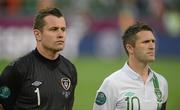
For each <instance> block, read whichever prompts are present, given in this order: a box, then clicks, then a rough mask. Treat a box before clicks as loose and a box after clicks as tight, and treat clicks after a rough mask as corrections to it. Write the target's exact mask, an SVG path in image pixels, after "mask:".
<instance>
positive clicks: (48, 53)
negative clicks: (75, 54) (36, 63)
mask: <svg viewBox="0 0 180 110" xmlns="http://www.w3.org/2000/svg"><path fill="white" fill-rule="evenodd" d="M37 50H38V52H39V53H40V54H41V55H42V56H43V57H45V58H47V59H49V60H55V59H56V58H57V57H58V56H59V52H57V51H51V50H48V49H44V48H40V47H38V46H37Z"/></svg>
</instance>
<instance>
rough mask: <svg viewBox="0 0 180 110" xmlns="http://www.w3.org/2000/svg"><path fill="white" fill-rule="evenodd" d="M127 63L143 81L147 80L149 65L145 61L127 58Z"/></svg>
mask: <svg viewBox="0 0 180 110" xmlns="http://www.w3.org/2000/svg"><path fill="white" fill-rule="evenodd" d="M128 65H129V67H130V68H131V69H132V70H133V71H135V72H136V73H138V74H139V75H140V76H141V77H142V79H143V80H144V81H146V80H147V78H148V69H149V66H148V64H147V63H143V62H140V61H137V60H134V59H133V60H132V59H129V60H128Z"/></svg>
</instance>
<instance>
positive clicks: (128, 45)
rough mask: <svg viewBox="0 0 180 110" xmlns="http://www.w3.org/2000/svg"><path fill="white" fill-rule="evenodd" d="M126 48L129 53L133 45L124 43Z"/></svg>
mask: <svg viewBox="0 0 180 110" xmlns="http://www.w3.org/2000/svg"><path fill="white" fill-rule="evenodd" d="M126 49H127V51H128V53H129V55H131V54H133V49H134V47H133V46H132V45H131V44H126Z"/></svg>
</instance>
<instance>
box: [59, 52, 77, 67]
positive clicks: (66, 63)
mask: <svg viewBox="0 0 180 110" xmlns="http://www.w3.org/2000/svg"><path fill="white" fill-rule="evenodd" d="M60 60H61V61H62V63H63V64H64V65H65V66H67V67H68V68H70V69H75V66H74V64H73V63H72V62H71V61H70V60H68V59H67V58H65V57H64V56H62V55H60Z"/></svg>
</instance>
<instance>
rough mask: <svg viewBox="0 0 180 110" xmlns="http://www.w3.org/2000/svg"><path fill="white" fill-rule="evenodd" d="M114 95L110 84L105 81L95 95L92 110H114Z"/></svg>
mask: <svg viewBox="0 0 180 110" xmlns="http://www.w3.org/2000/svg"><path fill="white" fill-rule="evenodd" d="M115 95H116V93H115V91H114V89H113V84H112V82H111V81H109V80H108V79H105V80H104V82H103V83H102V85H101V87H100V88H99V90H98V91H97V93H96V98H95V101H94V105H93V110H114V108H115V104H116V96H115Z"/></svg>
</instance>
